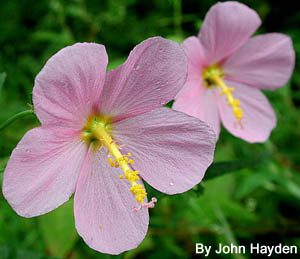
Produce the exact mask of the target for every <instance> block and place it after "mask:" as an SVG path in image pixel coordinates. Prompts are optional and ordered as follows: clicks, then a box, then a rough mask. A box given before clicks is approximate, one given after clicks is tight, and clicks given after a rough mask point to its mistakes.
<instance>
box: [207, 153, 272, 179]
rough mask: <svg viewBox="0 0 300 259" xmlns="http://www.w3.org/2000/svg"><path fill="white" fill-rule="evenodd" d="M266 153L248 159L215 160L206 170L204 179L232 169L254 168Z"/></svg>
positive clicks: (263, 158)
mask: <svg viewBox="0 0 300 259" xmlns="http://www.w3.org/2000/svg"><path fill="white" fill-rule="evenodd" d="M267 158H268V155H262V156H259V157H257V158H253V159H248V160H246V159H245V160H235V161H226V162H216V163H213V164H212V165H211V166H210V167H209V168H208V169H207V171H206V174H205V178H204V180H210V179H213V178H215V177H218V176H221V175H224V174H228V173H231V172H234V171H238V170H242V169H246V168H247V169H255V168H257V167H258V166H260V165H261V164H262V163H263V162H264V161H265V160H266V159H267Z"/></svg>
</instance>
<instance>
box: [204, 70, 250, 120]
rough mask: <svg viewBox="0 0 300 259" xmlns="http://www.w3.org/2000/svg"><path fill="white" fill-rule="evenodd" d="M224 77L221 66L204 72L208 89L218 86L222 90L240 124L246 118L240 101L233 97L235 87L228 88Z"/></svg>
mask: <svg viewBox="0 0 300 259" xmlns="http://www.w3.org/2000/svg"><path fill="white" fill-rule="evenodd" d="M223 77H224V73H223V71H222V68H221V67H220V66H219V65H212V66H210V67H207V68H206V69H204V70H203V78H204V83H205V85H206V86H207V87H211V86H216V87H220V88H221V94H225V96H226V100H227V103H228V105H229V106H230V107H231V108H232V112H233V115H234V116H235V117H236V119H237V120H238V122H240V121H241V119H242V118H243V116H244V113H243V109H242V108H241V104H240V101H239V100H238V99H235V98H234V97H233V94H232V92H233V91H234V87H228V86H227V85H226V83H225V82H224V80H223Z"/></svg>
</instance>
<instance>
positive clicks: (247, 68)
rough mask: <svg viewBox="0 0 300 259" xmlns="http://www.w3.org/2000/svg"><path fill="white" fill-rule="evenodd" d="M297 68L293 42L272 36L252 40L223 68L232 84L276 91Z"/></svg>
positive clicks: (278, 36) (271, 34)
mask: <svg viewBox="0 0 300 259" xmlns="http://www.w3.org/2000/svg"><path fill="white" fill-rule="evenodd" d="M294 65H295V52H294V49H293V44H292V41H291V39H290V38H289V37H288V36H285V35H283V34H280V33H269V34H265V35H260V36H256V37H253V38H252V39H250V40H249V41H248V42H247V43H246V44H245V45H244V46H243V47H241V48H240V49H239V50H238V51H237V52H236V53H234V54H233V55H232V56H231V57H229V58H228V60H226V61H225V63H224V66H223V67H224V72H225V74H226V75H227V78H228V79H229V80H232V81H237V82H240V83H245V84H247V85H251V86H254V87H257V88H261V89H276V88H278V87H281V86H283V85H285V84H286V83H287V81H288V80H289V78H290V77H291V75H292V72H293V69H294Z"/></svg>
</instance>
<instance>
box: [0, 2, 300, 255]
mask: <svg viewBox="0 0 300 259" xmlns="http://www.w3.org/2000/svg"><path fill="white" fill-rule="evenodd" d="M215 2H216V1H213V0H202V1H196V0H191V1H180V0H166V1H161V0H151V1H138V0H103V1H96V0H90V1H87V0H70V1H62V0H47V1H46V0H40V1H33V0H27V1H18V0H10V1H2V2H1V8H0V46H1V52H0V125H3V124H2V123H3V122H5V121H7V119H9V118H11V116H12V115H14V114H17V113H19V112H22V111H24V110H28V104H30V103H31V92H32V87H33V84H34V78H35V76H36V74H37V73H38V72H39V71H40V69H41V68H42V66H43V65H44V63H45V62H46V60H47V59H48V58H49V57H50V56H51V55H53V54H54V53H55V52H57V51H58V50H59V49H61V48H62V47H65V46H67V45H70V44H73V43H75V42H82V41H94V42H98V43H102V44H104V45H105V46H106V48H107V51H108V54H109V59H110V61H109V62H110V63H109V67H108V68H109V69H113V68H115V67H117V66H118V65H120V64H121V63H122V62H123V61H124V60H125V59H126V57H127V55H128V53H129V51H130V50H131V49H132V48H133V46H134V45H136V44H137V43H139V42H140V41H142V40H144V39H146V38H148V37H150V36H154V35H161V36H163V37H166V38H169V39H172V40H175V41H178V42H182V40H183V39H184V38H185V37H187V36H191V35H196V34H197V33H198V30H199V28H200V26H201V24H202V21H203V18H204V15H205V13H206V12H207V10H208V9H209V8H210V7H211V5H213V4H214V3H215ZM241 2H244V3H246V4H248V5H249V6H250V7H252V8H254V9H255V10H257V12H258V13H259V15H260V16H261V18H262V20H263V24H262V27H261V29H260V31H259V33H265V32H273V31H277V32H282V33H286V34H289V35H290V36H291V37H292V39H293V43H294V47H295V50H296V53H297V56H299V55H300V31H299V26H298V24H299V20H300V12H299V11H298V10H297V8H293V6H294V4H293V3H290V4H288V3H287V2H286V1H272V0H262V1H251V0H245V1H241ZM298 61H299V60H298ZM299 64H300V63H299V62H297V63H296V69H295V73H294V75H293V78H292V80H291V81H290V82H289V84H288V85H287V86H285V87H283V88H281V89H279V90H277V91H274V92H266V94H267V96H268V98H269V100H270V102H271V104H272V106H273V107H274V109H275V112H276V114H277V119H278V122H277V128H276V129H275V130H274V131H273V133H272V136H271V138H270V140H269V141H268V142H267V143H265V144H248V143H246V142H244V141H242V140H239V139H237V138H235V137H233V136H231V135H230V134H229V133H227V132H226V130H224V129H223V130H222V133H221V136H220V138H219V142H218V145H217V149H216V154H215V162H214V164H213V165H212V166H211V167H210V168H209V170H208V171H207V173H206V176H205V178H204V181H203V182H202V183H201V184H200V185H198V186H196V187H195V188H194V189H192V190H190V191H189V192H187V193H184V194H180V195H174V196H168V195H165V194H161V193H159V192H157V191H155V190H154V189H152V188H151V187H150V186H147V191H148V193H149V196H155V197H157V198H158V203H157V206H156V208H155V209H153V210H151V211H150V214H151V221H150V226H149V233H148V235H147V237H146V238H145V240H144V241H143V243H142V244H141V245H140V246H139V247H138V248H137V249H135V250H132V251H129V252H126V253H124V254H123V255H120V256H117V258H128V259H131V258H140V257H145V258H191V257H193V256H195V247H194V244H195V243H196V242H203V243H205V244H209V245H216V244H217V243H219V242H222V243H224V244H225V243H237V244H249V243H251V242H257V241H258V240H259V241H260V242H261V243H269V242H270V241H273V242H276V243H278V242H283V243H286V244H295V245H297V246H298V247H299V248H300V229H299V226H300V225H299V222H300V221H299V218H300V176H299V171H300V153H299V143H300V131H299V128H300V112H299V107H300V91H299V89H300V87H299V85H300V72H299V71H300V68H299ZM171 105H172V103H169V105H168V107H170V106H171ZM38 125H39V122H38V120H37V119H36V118H35V116H26V117H22V118H20V119H19V120H16V121H14V122H13V124H11V125H10V127H5V128H3V130H2V131H1V132H0V183H1V185H2V177H3V174H2V172H3V170H4V167H5V165H6V163H7V160H8V158H9V156H10V154H11V152H12V150H13V148H14V147H15V146H16V144H17V143H18V141H19V140H20V139H21V138H22V136H23V135H24V134H25V133H26V132H27V131H28V130H29V129H31V128H33V127H36V126H38ZM124 224H126V222H124ZM110 257H115V256H109V255H103V254H99V253H97V252H95V251H94V250H92V249H90V248H89V247H87V246H86V244H85V243H84V242H83V241H82V239H81V238H80V237H78V235H77V234H76V230H75V226H74V219H73V215H72V201H71V202H68V203H66V204H65V205H63V206H62V207H60V208H58V209H57V210H55V211H53V212H51V213H49V214H47V215H44V216H41V217H38V218H33V219H24V218H21V217H19V216H18V215H16V214H15V212H14V211H13V210H12V209H11V208H10V206H9V205H8V203H7V202H6V200H5V199H4V197H3V196H2V194H1V193H0V259H2V258H5V259H6V258H7V259H8V258H9V259H10V258H22V259H23V258H25V259H27V258H33V259H35V258H75V259H77V258H110ZM245 257H246V258H250V257H249V255H245ZM227 258H228V257H227ZM234 258H235V257H234Z"/></svg>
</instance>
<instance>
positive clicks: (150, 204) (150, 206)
mask: <svg viewBox="0 0 300 259" xmlns="http://www.w3.org/2000/svg"><path fill="white" fill-rule="evenodd" d="M156 202H157V199H156V198H155V197H153V198H152V199H151V201H150V202H146V203H144V204H141V205H140V206H139V207H138V208H133V209H132V211H133V212H138V211H140V210H141V209H142V208H148V209H153V208H154V206H155V203H156Z"/></svg>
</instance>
